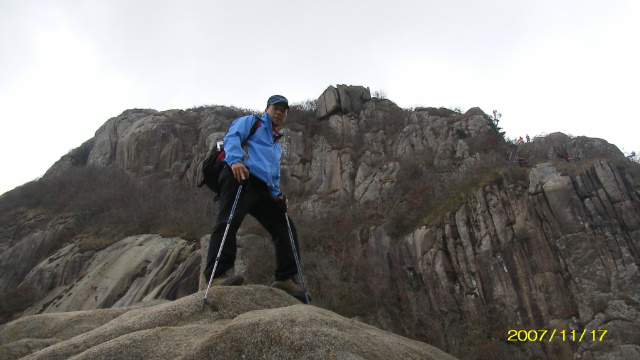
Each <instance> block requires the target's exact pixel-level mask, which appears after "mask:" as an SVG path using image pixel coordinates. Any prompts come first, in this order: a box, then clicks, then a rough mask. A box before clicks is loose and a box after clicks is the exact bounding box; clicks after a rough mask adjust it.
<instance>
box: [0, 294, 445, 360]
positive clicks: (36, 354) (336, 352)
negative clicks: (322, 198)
mask: <svg viewBox="0 0 640 360" xmlns="http://www.w3.org/2000/svg"><path fill="white" fill-rule="evenodd" d="M203 295H204V294H203V292H199V293H195V294H193V295H189V296H187V297H183V298H181V299H180V300H176V301H169V302H161V303H150V304H145V303H142V304H140V305H139V306H137V307H128V308H114V309H105V310H93V311H78V312H69V313H57V314H46V315H33V316H27V317H23V318H21V319H19V320H16V321H14V322H11V323H9V324H7V325H5V326H3V327H2V328H0V357H2V358H3V359H6V360H10V359H18V358H24V359H47V360H52V359H69V358H71V357H73V358H74V359H92V360H95V359H245V358H246V359H346V358H349V359H390V358H393V357H396V358H400V359H416V360H418V359H419V360H424V359H432V360H448V359H452V360H453V359H455V358H454V357H452V356H450V355H448V354H446V353H444V352H442V351H440V350H438V349H436V348H434V347H432V346H430V345H427V344H425V343H422V342H418V341H415V340H410V339H407V338H403V337H400V336H397V335H394V334H391V333H388V332H385V331H382V330H379V329H377V328H375V327H372V326H370V325H366V324H363V323H359V322H357V321H354V320H349V319H346V318H344V317H341V316H339V315H337V314H335V313H333V312H331V311H328V310H323V309H320V308H316V307H313V306H310V305H302V304H300V303H299V302H298V301H297V300H295V299H294V298H293V297H291V296H289V295H287V294H286V293H284V292H283V291H280V290H276V289H272V288H269V287H266V286H261V285H251V286H240V287H215V288H213V291H211V292H210V293H209V297H208V299H207V303H206V305H207V306H205V308H204V310H202V308H201V304H202V301H203Z"/></svg>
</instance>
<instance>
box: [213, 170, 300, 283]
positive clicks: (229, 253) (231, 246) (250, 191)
mask: <svg viewBox="0 0 640 360" xmlns="http://www.w3.org/2000/svg"><path fill="white" fill-rule="evenodd" d="M219 180H220V188H221V191H220V200H219V209H218V219H217V220H216V223H215V225H214V227H213V232H212V234H211V240H210V241H209V252H208V254H207V266H206V268H205V270H204V274H205V277H206V279H207V281H208V280H209V277H210V276H211V272H212V271H213V266H214V264H215V262H216V256H217V255H218V250H219V249H220V244H221V243H222V236H223V235H224V231H225V228H226V227H227V221H228V220H229V214H230V213H231V208H232V207H233V202H234V200H235V198H236V194H237V193H238V187H239V184H238V182H237V181H236V180H235V179H234V177H233V173H232V172H231V168H230V167H229V166H225V168H224V169H223V170H222V173H221V174H220V179H219ZM247 214H249V215H251V216H253V217H254V218H256V220H258V222H259V223H260V224H261V225H262V226H263V227H264V228H265V229H266V230H267V231H268V232H269V234H270V235H271V237H272V239H273V244H274V246H275V253H276V270H275V278H276V280H279V281H282V280H286V279H288V278H290V277H291V276H292V275H294V274H296V273H297V272H298V270H297V266H296V261H295V257H294V255H293V250H292V248H291V239H290V238H289V230H288V228H287V220H286V218H285V216H287V214H286V213H285V212H284V210H283V209H281V208H280V207H278V206H277V204H276V202H275V201H274V200H273V198H272V197H271V195H270V193H269V188H268V187H267V184H265V183H264V182H263V181H260V180H259V179H257V178H256V177H253V176H250V177H249V180H248V181H247V183H246V184H245V186H243V187H242V191H241V194H240V198H239V199H238V203H237V205H236V209H235V211H234V213H233V218H232V219H231V225H230V226H229V231H228V232H227V238H226V240H225V242H224V247H223V248H222V252H221V254H220V261H219V262H218V267H217V268H216V273H215V274H214V277H218V276H220V275H222V274H224V273H225V272H227V270H229V269H231V268H232V267H233V264H234V262H235V259H236V251H237V247H236V232H237V231H238V229H239V228H240V225H241V224H242V220H243V219H244V217H245V216H246V215H247ZM289 224H290V225H291V232H292V234H293V239H294V241H295V245H296V249H298V248H299V247H298V235H297V233H296V229H295V226H294V225H293V222H292V221H291V219H289Z"/></svg>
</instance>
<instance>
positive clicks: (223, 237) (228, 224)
mask: <svg viewBox="0 0 640 360" xmlns="http://www.w3.org/2000/svg"><path fill="white" fill-rule="evenodd" d="M241 191H242V184H240V186H239V187H238V192H237V193H236V198H235V200H233V206H231V213H229V219H228V220H227V227H225V229H224V235H222V242H220V248H219V249H218V255H216V262H215V263H214V264H213V270H211V276H210V277H209V283H208V284H207V290H206V291H205V292H204V299H202V307H201V308H200V310H204V305H205V304H206V303H207V295H208V294H209V288H210V287H211V281H212V280H213V275H214V274H215V273H216V268H217V267H218V261H220V255H221V254H222V248H223V247H224V242H225V240H226V239H227V233H228V232H229V227H230V226H231V219H232V218H233V213H234V212H235V210H236V205H237V204H238V199H239V198H240V192H241Z"/></svg>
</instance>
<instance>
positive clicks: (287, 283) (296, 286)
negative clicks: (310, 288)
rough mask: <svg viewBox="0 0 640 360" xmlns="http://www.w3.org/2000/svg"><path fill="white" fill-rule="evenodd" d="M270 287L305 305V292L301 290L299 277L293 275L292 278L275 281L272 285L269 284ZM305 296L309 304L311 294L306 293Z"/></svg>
mask: <svg viewBox="0 0 640 360" xmlns="http://www.w3.org/2000/svg"><path fill="white" fill-rule="evenodd" d="M271 287H272V288H275V289H280V290H283V291H285V292H286V293H287V294H289V295H291V296H293V297H294V298H296V299H298V300H300V301H301V302H303V303H305V304H307V300H306V297H305V291H304V290H303V289H302V287H301V285H300V277H299V276H298V275H294V276H293V277H290V278H288V279H287V280H282V281H281V280H276V281H274V282H273V284H271ZM307 296H308V298H309V302H311V294H309V293H308V292H307Z"/></svg>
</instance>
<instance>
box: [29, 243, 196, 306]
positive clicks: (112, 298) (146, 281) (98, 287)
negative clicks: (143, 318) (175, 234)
mask: <svg viewBox="0 0 640 360" xmlns="http://www.w3.org/2000/svg"><path fill="white" fill-rule="evenodd" d="M91 255H93V256H91ZM199 266H200V253H199V252H196V251H195V244H189V243H187V242H186V241H184V240H182V239H179V238H170V239H166V238H162V237H160V236H158V235H140V236H134V237H129V238H126V239H123V240H121V241H119V242H117V243H116V244H114V245H112V246H110V247H108V248H107V249H104V250H102V251H100V252H98V253H96V254H91V253H90V254H86V253H81V252H80V249H79V246H78V244H77V243H73V244H70V245H68V246H66V247H64V248H63V249H61V250H60V251H58V252H56V253H54V254H53V255H52V256H50V257H49V258H47V259H45V260H44V261H43V262H41V263H40V264H39V265H38V266H36V267H35V268H34V269H33V270H32V271H31V272H30V273H29V274H28V275H27V276H26V278H25V280H24V281H23V283H22V284H23V286H31V287H34V288H40V287H43V288H46V289H53V290H50V291H49V292H48V293H47V295H46V296H45V297H44V298H43V299H42V300H41V301H40V302H39V303H38V304H36V305H34V306H32V307H31V308H30V309H29V310H28V311H27V313H28V314H39V313H47V312H67V311H81V310H93V309H102V308H110V307H122V306H129V305H132V304H135V303H138V302H140V301H144V300H146V299H156V298H160V299H163V298H179V297H182V296H185V295H188V294H190V293H191V292H192V291H193V289H194V288H197V284H198V280H199V272H198V269H199Z"/></svg>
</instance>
